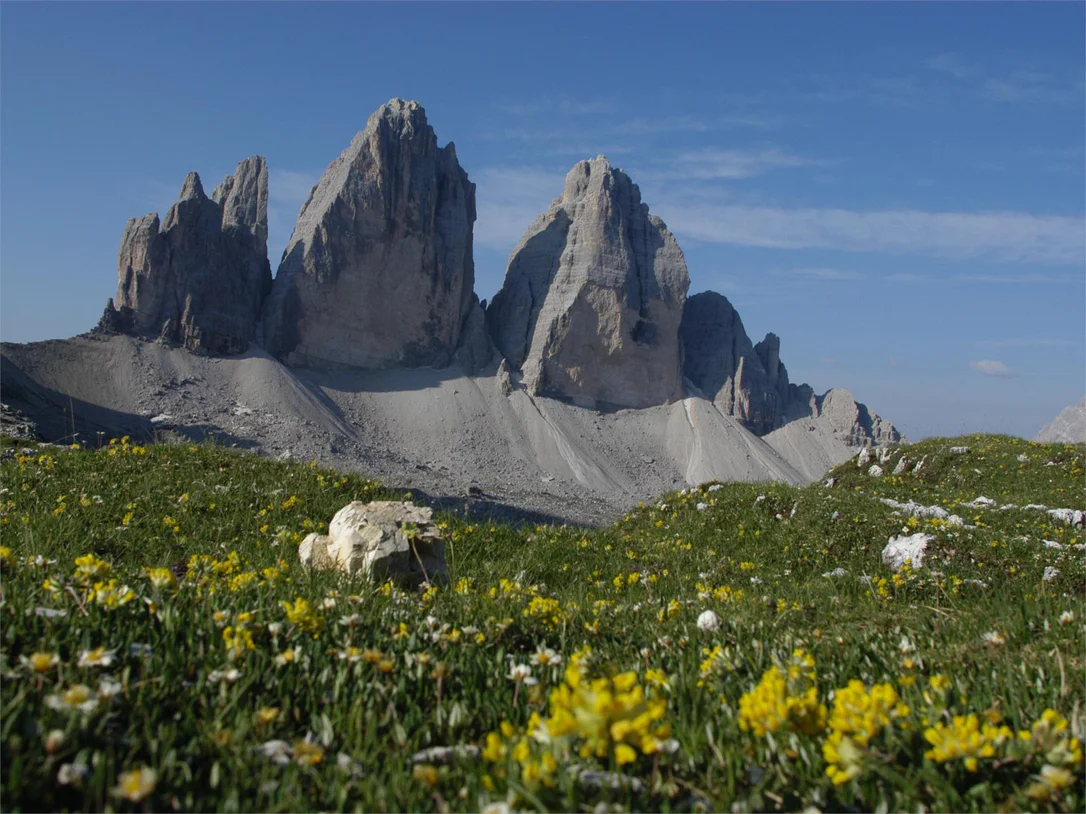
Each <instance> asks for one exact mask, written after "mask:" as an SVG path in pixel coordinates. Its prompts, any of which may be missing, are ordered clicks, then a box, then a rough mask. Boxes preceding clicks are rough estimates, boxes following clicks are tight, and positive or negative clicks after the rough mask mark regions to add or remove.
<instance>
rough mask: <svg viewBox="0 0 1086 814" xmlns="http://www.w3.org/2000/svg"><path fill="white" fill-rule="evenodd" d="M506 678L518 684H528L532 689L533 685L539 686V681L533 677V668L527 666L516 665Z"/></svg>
mask: <svg viewBox="0 0 1086 814" xmlns="http://www.w3.org/2000/svg"><path fill="white" fill-rule="evenodd" d="M506 678H508V679H510V680H511V681H513V682H515V683H517V684H526V685H527V686H529V687H531V686H532V685H533V684H538V683H539V682H538V680H537V679H536V678H534V677H533V676H532V668H531V667H529V666H528V665H527V664H514V665H513V666H512V668H510V670H509V675H507V676H506Z"/></svg>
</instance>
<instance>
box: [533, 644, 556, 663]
mask: <svg viewBox="0 0 1086 814" xmlns="http://www.w3.org/2000/svg"><path fill="white" fill-rule="evenodd" d="M561 663H562V657H561V656H560V655H559V654H558V653H555V652H554V651H553V650H551V649H550V648H549V647H540V648H538V649H537V650H536V651H535V655H533V656H532V664H534V665H535V666H537V667H555V666H557V665H559V664H561Z"/></svg>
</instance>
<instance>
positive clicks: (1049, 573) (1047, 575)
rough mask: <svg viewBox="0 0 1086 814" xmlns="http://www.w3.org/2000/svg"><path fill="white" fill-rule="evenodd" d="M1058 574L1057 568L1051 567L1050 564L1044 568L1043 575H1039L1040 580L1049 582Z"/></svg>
mask: <svg viewBox="0 0 1086 814" xmlns="http://www.w3.org/2000/svg"><path fill="white" fill-rule="evenodd" d="M1059 575H1060V569H1059V568H1053V567H1052V566H1051V565H1049V566H1047V567H1046V568H1045V572H1044V575H1043V576H1042V577H1041V582H1051V581H1052V580H1054V579H1055V578H1056V577H1058V576H1059Z"/></svg>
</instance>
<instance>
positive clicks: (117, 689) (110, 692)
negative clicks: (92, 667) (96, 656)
mask: <svg viewBox="0 0 1086 814" xmlns="http://www.w3.org/2000/svg"><path fill="white" fill-rule="evenodd" d="M123 689H124V687H123V686H122V685H121V682H120V681H113V680H112V679H109V678H103V679H102V680H101V681H99V682H98V700H99V701H109V700H110V699H111V698H113V697H114V696H116V695H120V693H121V690H123Z"/></svg>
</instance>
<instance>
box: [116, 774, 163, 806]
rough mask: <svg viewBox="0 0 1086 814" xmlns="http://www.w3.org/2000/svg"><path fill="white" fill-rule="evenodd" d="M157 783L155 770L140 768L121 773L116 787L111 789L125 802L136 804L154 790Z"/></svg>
mask: <svg viewBox="0 0 1086 814" xmlns="http://www.w3.org/2000/svg"><path fill="white" fill-rule="evenodd" d="M157 782H158V776H157V775H156V774H155V770H154V769H149V768H147V767H146V766H142V767H140V768H139V769H133V770H132V771H130V772H123V773H122V774H121V776H120V777H118V778H117V786H116V788H114V789H113V793H114V794H115V795H117V796H118V797H122V798H124V799H125V800H131V801H132V802H134V803H138V802H140V801H141V800H143V799H144V798H145V797H147V796H148V795H149V794H150V793H151V792H152V791H154V790H155V783H157Z"/></svg>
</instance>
